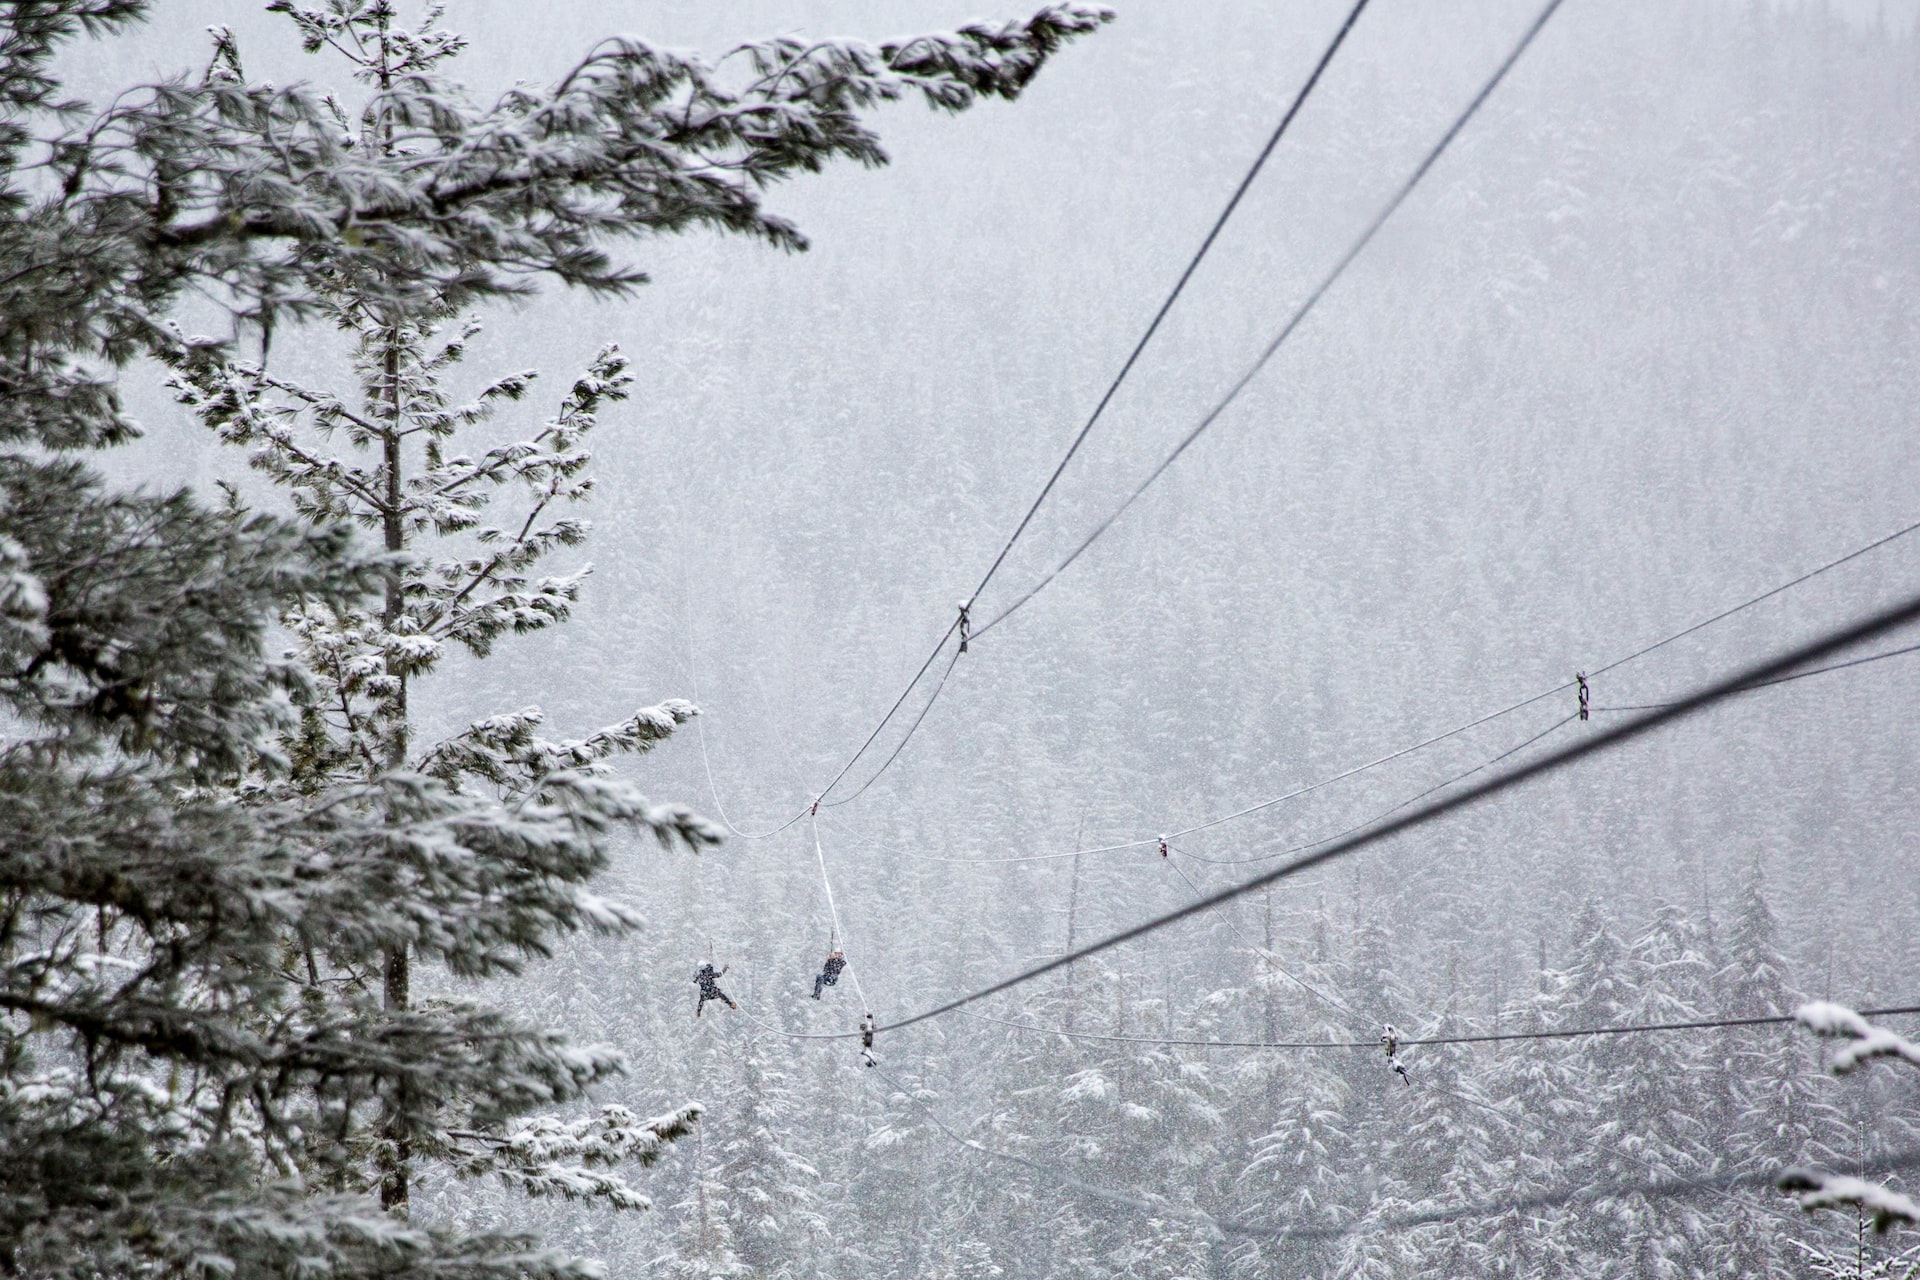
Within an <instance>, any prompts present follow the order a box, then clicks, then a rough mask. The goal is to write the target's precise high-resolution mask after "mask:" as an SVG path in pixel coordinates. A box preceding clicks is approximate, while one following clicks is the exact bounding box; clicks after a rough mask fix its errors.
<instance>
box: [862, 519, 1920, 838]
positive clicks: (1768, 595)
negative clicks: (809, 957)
mask: <svg viewBox="0 0 1920 1280" xmlns="http://www.w3.org/2000/svg"><path fill="white" fill-rule="evenodd" d="M1916 530H1920V520H1917V521H1914V522H1913V523H1911V524H1907V525H1903V526H1902V527H1900V528H1899V529H1896V530H1894V531H1893V532H1892V533H1889V534H1886V535H1885V536H1883V537H1879V538H1876V539H1874V540H1873V541H1872V542H1869V543H1867V544H1866V545H1865V546H1863V547H1857V548H1855V549H1854V550H1852V551H1849V552H1847V553H1846V554H1845V555H1843V556H1839V557H1837V558H1835V559H1832V560H1829V561H1827V562H1826V563H1825V564H1822V565H1820V566H1819V567H1817V568H1814V569H1809V570H1807V571H1806V572H1805V573H1802V574H1800V575H1799V576H1798V577H1796V578H1793V579H1791V580H1789V581H1787V582H1783V583H1780V584H1779V585H1777V586H1773V587H1769V588H1768V589H1767V590H1765V591H1762V592H1761V593H1760V594H1759V595H1756V596H1751V597H1749V598H1747V599H1746V600H1743V601H1741V602H1740V603H1739V604H1736V605H1733V606H1732V607H1730V608H1726V609H1722V610H1721V611H1720V612H1718V613H1716V614H1714V615H1713V616H1712V617H1709V618H1704V619H1702V620H1701V621H1699V622H1695V623H1693V624H1691V625H1689V626H1686V627H1683V628H1682V629H1681V630H1679V631H1676V632H1674V633H1673V634H1671V635H1668V636H1665V637H1663V638H1661V639H1659V640H1656V641H1654V642H1653V643H1652V644H1648V645H1643V646H1641V647H1640V648H1638V649H1635V650H1634V651H1633V652H1631V653H1628V654H1625V655H1623V656H1622V657H1619V658H1615V659H1614V660H1613V661H1611V662H1608V663H1607V664H1605V665H1604V666H1600V667H1596V668H1594V670H1593V676H1594V677H1598V676H1600V675H1603V674H1605V673H1607V672H1609V671H1613V670H1616V669H1617V668H1619V667H1622V666H1625V665H1626V664H1627V663H1629V662H1633V661H1635V660H1637V659H1639V658H1643V657H1645V656H1647V655H1648V654H1650V653H1653V652H1655V651H1656V650H1659V649H1662V648H1665V647H1666V646H1667V645H1669V644H1672V643H1673V642H1674V641H1676V640H1680V639H1683V638H1684V637H1686V636H1690V635H1693V634H1695V633H1696V632H1698V631H1701V630H1703V629H1705V628H1707V627H1710V626H1712V625H1714V624H1715V623H1717V622H1723V621H1725V620H1726V619H1728V618H1731V617H1733V616H1735V615H1736V614H1739V613H1743V612H1745V611H1746V610H1748V609H1751V608H1753V607H1754V606H1755V605H1758V604H1761V603H1763V602H1765V601H1767V600H1771V599H1772V598H1773V597H1775V596H1777V595H1780V594H1781V593H1782V592H1785V591H1788V590H1791V589H1792V588H1794V587H1797V586H1799V585H1800V584H1801V583H1804V582H1809V581H1811V580H1812V579H1814V578H1817V577H1819V576H1820V575H1822V574H1824V573H1827V572H1829V571H1831V570H1833V569H1837V568H1839V567H1840V566H1841V565H1844V564H1847V563H1849V562H1851V561H1853V560H1857V559H1859V558H1860V557H1861V556H1864V555H1866V554H1867V553H1868V552H1870V551H1874V550H1877V549H1879V548H1880V547H1884V546H1886V545H1887V544H1889V543H1892V542H1895V541H1897V540H1899V539H1901V538H1904V537H1906V536H1907V535H1909V534H1911V533H1913V532H1915V531H1916ZM975 635H976V636H977V635H978V633H977V632H976V633H975ZM1576 683H1577V682H1576V681H1573V680H1567V681H1563V682H1562V683H1560V684H1557V685H1555V686H1554V687H1553V688H1551V689H1544V690H1542V691H1541V692H1539V693H1536V694H1533V695H1532V696H1531V697H1527V698H1523V699H1521V700H1520V701H1518V702H1515V703H1511V704H1509V705H1507V706H1505V707H1502V708H1500V709H1499V710H1498V711H1491V712H1488V713H1487V714H1486V715H1483V716H1480V717H1479V718H1477V719H1474V720H1469V721H1468V722H1467V723H1465V724H1463V725H1460V726H1458V727H1456V728H1453V729H1448V730H1447V731H1446V732H1444V733H1438V734H1435V735H1433V736H1432V737H1430V738H1426V739H1423V740H1422V741H1420V742H1416V743H1414V744H1413V745H1411V746H1408V747H1402V748H1401V749H1399V750H1398V751H1392V752H1389V753H1388V754H1386V755H1383V756H1380V757H1378V758H1376V759H1373V760H1369V761H1368V762H1366V763H1365V764H1361V765H1355V766H1354V767H1352V768H1350V769H1346V770H1343V771H1341V772H1340V773H1336V774H1334V775H1332V776H1331V777H1327V778H1322V779H1321V780H1320V781H1318V782H1314V783H1310V784H1308V785H1307V786H1304V787H1299V788H1296V789H1295V790H1292V791H1289V792H1286V793H1284V794H1282V795H1278V796H1274V797H1272V798H1271V799H1267V800H1261V801H1258V802H1256V803H1254V804H1250V805H1247V806H1246V807H1244V808H1241V809H1236V810H1234V811H1233V812H1232V813H1227V814H1222V815H1221V816H1219V817H1217V818H1209V819H1207V820H1206V821H1204V822H1197V823H1195V824H1193V825H1192V826H1189V827H1184V828H1181V829H1180V830H1177V831H1173V832H1171V833H1169V834H1168V836H1167V838H1168V839H1179V838H1180V837H1181V836H1185V835H1191V834H1193V833H1194V832H1196V831H1204V830H1206V829H1207V828H1208V827H1215V826H1219V825H1220V824H1222V823H1225V822H1232V821H1234V820H1235V819H1238V818H1244V817H1247V816H1249V815H1251V814H1255V813H1259V812H1261V811H1263V810H1265V809H1270V808H1272V807H1274V806H1275V805H1278V804H1283V803H1285V802H1286V801H1288V800H1294V799H1298V798H1299V797H1301V796H1304V795H1308V794H1311V793H1312V792H1315V791H1318V790H1320V789H1321V788H1323V787H1327V786H1330V785H1332V784H1333V783H1336V782H1342V781H1345V780H1346V779H1348V778H1351V777H1354V776H1356V775H1358V774H1361V773H1365V772H1367V771H1368V770H1371V769H1375V768H1378V767H1380V766H1381V765H1385V764H1391V763H1392V762H1394V761H1395V760H1399V759H1401V758H1403V757H1405V756H1408V755H1412V754H1413V753H1415V752H1417V751H1421V750H1424V749H1425V748H1427V747H1430V746H1434V745H1436V744H1438V743H1441V742H1445V741H1446V740H1448V739H1449V738H1454V737H1457V736H1459V735H1460V734H1462V733H1465V732H1467V731H1468V730H1470V729H1477V728H1479V727H1480V726H1481V725H1483V724H1488V723H1490V722H1492V721H1494V720H1498V719H1501V718H1502V717H1504V716H1509V715H1512V714H1513V713H1514V712H1516V711H1520V710H1522V709H1524V708H1526V707H1530V706H1532V705H1533V704H1534V703H1536V702H1540V701H1543V700H1545V699H1547V698H1550V697H1553V696H1554V695H1555V694H1560V693H1565V692H1567V691H1568V690H1569V689H1572V688H1573V687H1574V686H1575V684H1576ZM1666 705H1669V704H1664V703H1659V704H1654V703H1650V704H1646V705H1644V706H1637V707H1598V708H1591V710H1595V711H1627V710H1634V711H1645V710H1657V709H1659V708H1661V707H1664V706H1666ZM1159 840H1160V837H1159V836H1157V835H1156V836H1143V837H1141V838H1140V839H1137V840H1125V841H1121V842H1119V843H1116V844H1106V845H1099V846H1097V847H1095V848H1091V849H1061V850H1056V851H1050V852H1046V853H1031V854H1015V855H1012V856H1008V857H998V858H951V857H943V856H936V855H933V854H923V853H914V852H911V851H908V850H891V851H889V852H891V853H893V854H894V855H895V856H898V857H904V858H914V859H917V860H919V861H923V862H949V863H960V864H977V865H982V866H991V865H998V864H1004V863H1012V862H1045V861H1051V860H1053V859H1057V858H1071V857H1074V856H1076V855H1077V854H1097V853H1117V852H1121V851H1123V850H1127V849H1141V848H1146V847H1147V846H1149V845H1153V844H1157V843H1158V842H1159ZM1188 856H1189V857H1192V856H1194V855H1191V854H1189V855H1188Z"/></svg>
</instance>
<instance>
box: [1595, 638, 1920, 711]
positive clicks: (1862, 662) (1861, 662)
mask: <svg viewBox="0 0 1920 1280" xmlns="http://www.w3.org/2000/svg"><path fill="white" fill-rule="evenodd" d="M1910 653H1920V644H1910V645H1908V646H1907V647H1906V648H1904V649H1890V650H1888V651H1887V652H1885V653H1870V654H1868V655H1867V656H1866V657H1864V658H1854V659H1852V660H1851V661H1849V662H1833V663H1829V664H1827V665H1826V666H1824V667H1815V668H1813V670H1811V671H1796V672H1794V673H1793V674H1792V675H1789V676H1776V677H1774V678H1773V679H1771V680H1760V681H1756V682H1755V683H1753V684H1750V685H1748V686H1747V688H1748V690H1749V691H1751V690H1755V689H1768V688H1772V687H1773V686H1774V685H1777V684H1787V683H1789V682H1790V681H1794V680H1805V679H1806V678H1807V677H1808V676H1824V675H1826V674H1827V673H1828V672H1831V671H1845V670H1846V669H1847V668H1848V667H1864V666H1866V665H1867V664H1868V663H1869V662H1879V661H1882V660H1883V659H1886V658H1899V657H1904V656H1905V655H1907V654H1910ZM1666 705H1667V704H1666V703H1664V702H1643V703H1640V704H1638V705H1635V706H1621V707H1594V708H1593V710H1595V711H1652V710H1654V709H1656V708H1658V707H1664V706H1666Z"/></svg>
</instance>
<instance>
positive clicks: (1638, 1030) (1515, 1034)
mask: <svg viewBox="0 0 1920 1280" xmlns="http://www.w3.org/2000/svg"><path fill="white" fill-rule="evenodd" d="M959 1012H961V1014H962V1015H963V1016H965V1017H969V1018H974V1019H976V1020H978V1021H981V1022H993V1023H998V1024H999V1025H1000V1026H1003V1027H1012V1028H1014V1029H1015V1030H1018V1031H1028V1032H1032V1033H1033V1034H1035V1035H1049V1036H1061V1037H1063V1038H1065V1039H1068V1040H1098V1041H1107V1042H1110V1043H1113V1044H1165V1045H1179V1046H1180V1047H1182V1048H1187V1049H1289V1050H1296V1049H1305V1050H1317V1049H1370V1050H1372V1051H1374V1052H1376V1053H1377V1052H1379V1050H1380V1042H1379V1041H1378V1040H1181V1039H1169V1038H1168V1037H1166V1036H1123V1035H1109V1034H1103V1033H1101V1032H1096V1031H1068V1030H1065V1029H1064V1028H1061V1027H1042V1026H1036V1025H1034V1024H1033V1023H1031V1022H1015V1021H1013V1020H1012V1019H1010V1018H995V1017H992V1016H990V1015H988V1014H984V1013H975V1012H973V1011H972V1010H970V1009H966V1010H960V1011H959ZM1856 1012H1858V1013H1859V1014H1860V1016H1861V1017H1863V1018H1889V1017H1894V1016H1896V1015H1902V1014H1920V1004H1908V1005H1897V1006H1895V1007H1892V1008H1887V1009H1860V1010H1857V1011H1856ZM1796 1021H1797V1019H1796V1018H1794V1017H1793V1015H1791V1014H1785V1015H1778V1016H1771V1017H1760V1018H1705V1019H1701V1020H1699V1021H1696V1022H1631V1023H1623V1024H1621V1025H1619V1026H1612V1027H1571V1028H1566V1029H1562V1030H1556V1031H1498V1032H1489V1033H1487V1034H1484V1035H1470V1036H1427V1037H1423V1038H1418V1039H1406V1038H1402V1039H1401V1041H1400V1047H1401V1048H1402V1049H1412V1048H1417V1047H1420V1046H1430V1045H1447V1044H1455V1045H1478V1044H1505V1043H1510V1042H1513V1041H1520V1040H1578V1039H1583V1038H1587V1037H1592V1036H1638V1035H1654V1034H1660V1033H1668V1032H1676V1031H1711V1030H1715V1029H1736V1030H1737V1029H1741V1028H1746V1027H1777V1026H1786V1025H1789V1024H1791V1023H1793V1022H1796Z"/></svg>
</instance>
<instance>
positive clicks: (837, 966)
mask: <svg viewBox="0 0 1920 1280" xmlns="http://www.w3.org/2000/svg"><path fill="white" fill-rule="evenodd" d="M846 967H847V953H846V952H844V951H835V952H834V953H833V954H832V955H830V956H828V957H827V962H826V963H825V964H823V965H821V966H820V972H818V973H816V974H814V975H813V998H814V999H815V1000H818V999H819V998H820V989H821V988H822V987H831V986H833V985H834V984H835V983H837V982H839V981H840V971H841V970H842V969H844V968H846Z"/></svg>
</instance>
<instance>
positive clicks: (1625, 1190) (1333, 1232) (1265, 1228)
mask: <svg viewBox="0 0 1920 1280" xmlns="http://www.w3.org/2000/svg"><path fill="white" fill-rule="evenodd" d="M880 1075H881V1077H882V1078H884V1079H885V1080H886V1082H887V1083H888V1084H889V1085H890V1086H892V1088H893V1089H894V1091H895V1092H897V1093H899V1094H900V1095H901V1096H902V1097H904V1098H906V1099H907V1101H909V1102H911V1103H912V1104H913V1105H914V1106H915V1107H917V1108H919V1110H920V1111H921V1113H922V1114H924V1115H925V1116H926V1117H927V1119H929V1120H931V1121H932V1122H933V1124H934V1126H935V1127H936V1128H938V1129H939V1130H940V1131H941V1132H942V1133H944V1134H945V1135H946V1136H947V1137H948V1138H949V1139H951V1140H952V1141H954V1142H956V1143H958V1144H959V1145H961V1146H963V1147H966V1148H967V1149H968V1150H970V1151H973V1152H975V1153H977V1154H979V1155H984V1156H987V1157H989V1158H991V1159H995V1160H1004V1161H1007V1162H1008V1163H1011V1164H1017V1165H1020V1166H1022V1167H1023V1168H1026V1169H1031V1170H1033V1171H1034V1172H1036V1173H1044V1174H1046V1175H1047V1176H1048V1177H1050V1178H1054V1179H1056V1180H1058V1181H1060V1182H1063V1183H1065V1184H1066V1185H1068V1186H1071V1187H1074V1188H1075V1189H1077V1190H1080V1191H1084V1192H1086V1193H1087V1194H1089V1195H1092V1196H1095V1197H1097V1198H1099V1199H1102V1200H1107V1201H1110V1202H1112V1203H1115V1204H1120V1205H1124V1206H1126V1207H1128V1208H1132V1209H1137V1210H1140V1211H1142V1212H1145V1213H1151V1214H1155V1215H1158V1216H1162V1217H1177V1218H1184V1219H1187V1220H1188V1221H1191V1222H1198V1223H1200V1224H1202V1225H1203V1226H1206V1227H1208V1228H1210V1229H1212V1230H1214V1231H1218V1232H1220V1233H1221V1234H1223V1235H1237V1236H1252V1237H1255V1238H1259V1239H1278V1240H1331V1239H1338V1238H1341V1237H1344V1236H1350V1235H1361V1234H1370V1233H1374V1232H1383V1233H1384V1232H1393V1231H1405V1230H1410V1229H1412V1228H1414V1227H1422V1226H1432V1225H1436V1224H1438V1223H1443V1222H1458V1221H1464V1220H1466V1219H1470V1218H1490V1217H1499V1216H1501V1215H1503V1214H1508V1213H1514V1212H1519V1211H1524V1210H1527V1209H1538V1208H1550V1207H1557V1206H1561V1205H1566V1204H1571V1203H1573V1202H1575V1201H1576V1200H1580V1199H1582V1198H1591V1199H1593V1200H1596V1201H1599V1200H1607V1199H1614V1198H1619V1197H1624V1196H1629V1195H1633V1196H1641V1197H1643V1198H1646V1199H1666V1198H1670V1197H1676V1196H1685V1195H1690V1194H1692V1193H1694V1192H1697V1191H1715V1192H1722V1193H1730V1192H1732V1191H1733V1190H1735V1189H1738V1188H1742V1187H1753V1188H1756V1189H1758V1188H1766V1189H1772V1188H1773V1186H1774V1184H1775V1182H1776V1180H1777V1179H1778V1177H1779V1174H1778V1173H1771V1172H1759V1171H1753V1170H1749V1171H1744V1172H1738V1173H1721V1174H1710V1175H1707V1176H1704V1177H1694V1178H1660V1179H1656V1180H1654V1181H1652V1182H1639V1183H1610V1184H1602V1185H1599V1186H1595V1185H1593V1184H1585V1185H1581V1186H1575V1187H1568V1186H1562V1187H1557V1188H1554V1189H1552V1190H1549V1191H1543V1192H1540V1193H1538V1194H1535V1195H1531V1196H1517V1197H1512V1198H1509V1199H1504V1200H1493V1201H1480V1202H1478V1203H1476V1204H1469V1205H1462V1206H1459V1207H1457V1208H1452V1209H1434V1210H1428V1211H1424V1212H1415V1213H1409V1214H1402V1215H1399V1216H1398V1217H1394V1218H1389V1219H1386V1220H1384V1221H1375V1222H1367V1221H1366V1220H1364V1219H1362V1220H1360V1221H1357V1222H1352V1223H1346V1224H1343V1225H1339V1226H1332V1227H1307V1228H1304V1229H1303V1228H1299V1227H1296V1226H1294V1225H1292V1224H1291V1223H1283V1224H1280V1225H1277V1226H1276V1225H1271V1224H1258V1223H1249V1222H1239V1221H1236V1220H1234V1219H1230V1218H1217V1217H1215V1216H1214V1215H1212V1214H1210V1213H1207V1212H1206V1211H1205V1210H1203V1209H1198V1208H1189V1207H1185V1206H1181V1205H1176V1204H1172V1203H1169V1202H1168V1201H1167V1200H1166V1199H1165V1198H1163V1197H1150V1196H1146V1195H1142V1194H1140V1193H1137V1192H1128V1191H1120V1190H1117V1189H1115V1188H1113V1187H1107V1186H1102V1185H1101V1184H1099V1183H1095V1182H1089V1181H1087V1180H1086V1179H1085V1178H1082V1177H1081V1176H1080V1175H1079V1174H1077V1173H1074V1172H1073V1171H1072V1170H1070V1169H1066V1168H1064V1167H1062V1166H1060V1165H1057V1164H1054V1163H1052V1162H1051V1161H1045V1160H1035V1159H1033V1158H1032V1157H1029V1156H1023V1155H1018V1154H1016V1153H1014V1152H1011V1151H1003V1150H1001V1149H999V1148H997V1147H990V1146H988V1145H987V1144H985V1143H983V1142H979V1141H976V1140H974V1139H972V1138H969V1137H967V1136H966V1135H965V1134H962V1133H961V1132H960V1131H959V1130H957V1129H955V1128H953V1126H951V1125H949V1124H948V1123H947V1122H946V1121H945V1120H943V1119H941V1118H940V1114H939V1113H938V1112H937V1111H935V1110H934V1109H933V1108H932V1107H931V1106H929V1105H927V1103H926V1102H925V1101H923V1100H922V1099H921V1098H920V1097H919V1096H918V1095H917V1094H915V1093H914V1092H912V1091H911V1090H909V1089H907V1088H906V1087H905V1086H904V1085H902V1084H901V1083H900V1081H898V1080H896V1079H895V1078H894V1077H893V1075H892V1074H891V1073H889V1072H887V1071H886V1070H884V1069H880ZM1439 1092H1441V1093H1444V1094H1447V1095H1448V1096H1451V1097H1455V1098H1460V1099H1461V1100H1462V1101H1471V1100H1470V1099H1465V1098H1463V1097H1462V1095H1459V1094H1456V1093H1453V1092H1452V1091H1451V1090H1445V1089H1443V1090H1440V1091H1439ZM1476 1105H1484V1104H1476ZM1488 1109H1489V1110H1492V1111H1494V1113H1495V1114H1496V1115H1500V1116H1501V1117H1502V1118H1504V1119H1506V1120H1508V1121H1509V1122H1511V1121H1513V1120H1514V1119H1516V1117H1515V1116H1513V1115H1511V1114H1510V1113H1507V1112H1503V1111H1500V1110H1499V1109H1498V1108H1496V1107H1488ZM1589 1145H1591V1144H1589ZM1606 1154H1608V1155H1610V1156H1614V1155H1617V1156H1622V1157H1623V1158H1625V1159H1628V1160H1632V1161H1633V1162H1634V1163H1636V1164H1641V1165H1645V1166H1646V1167H1648V1168H1654V1166H1653V1165H1651V1164H1649V1163H1648V1162H1647V1161H1645V1160H1641V1159H1639V1158H1638V1157H1636V1156H1632V1155H1630V1154H1627V1153H1624V1152H1615V1151H1609V1152H1607V1153H1606ZM1916 1166H1920V1149H1915V1150H1909V1151H1902V1152H1895V1153H1893V1154H1892V1155H1889V1156H1886V1157H1884V1158H1882V1159H1879V1160H1874V1161H1868V1162H1864V1163H1862V1164H1861V1165H1860V1167H1859V1170H1858V1172H1859V1176H1863V1177H1864V1176H1865V1175H1867V1174H1874V1175H1876V1176H1877V1175H1882V1174H1888V1173H1897V1172H1902V1171H1904V1170H1907V1169H1911V1168H1914V1167H1916Z"/></svg>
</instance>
